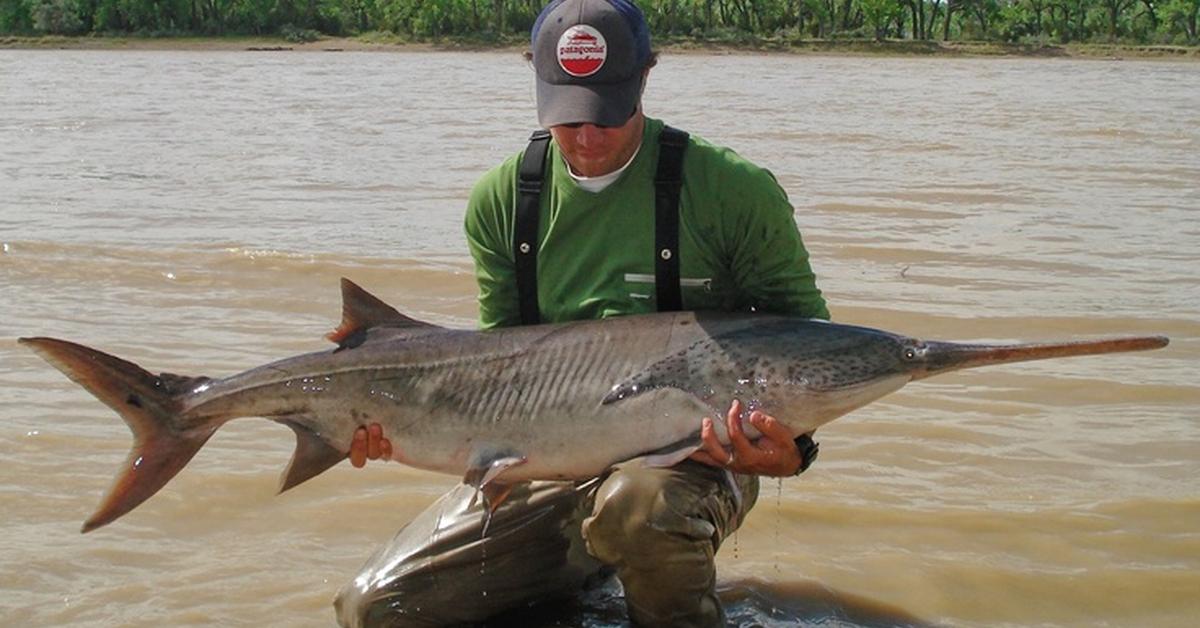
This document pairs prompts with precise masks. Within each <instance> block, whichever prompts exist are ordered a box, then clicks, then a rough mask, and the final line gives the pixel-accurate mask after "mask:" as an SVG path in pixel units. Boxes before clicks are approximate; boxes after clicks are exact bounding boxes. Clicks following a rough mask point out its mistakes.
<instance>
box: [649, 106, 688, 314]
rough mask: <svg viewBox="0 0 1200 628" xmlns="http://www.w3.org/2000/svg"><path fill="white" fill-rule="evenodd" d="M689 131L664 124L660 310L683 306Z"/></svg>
mask: <svg viewBox="0 0 1200 628" xmlns="http://www.w3.org/2000/svg"><path fill="white" fill-rule="evenodd" d="M687 142H688V134H687V133H686V132H684V131H680V130H679V129H674V128H671V127H669V126H664V127H663V130H662V135H661V136H660V137H659V148H658V171H657V172H656V173H655V175H654V288H655V292H656V294H655V296H656V298H657V301H658V311H659V312H676V311H679V310H682V309H683V295H682V294H681V292H680V289H679V190H680V188H681V187H682V186H683V150H684V149H685V148H687Z"/></svg>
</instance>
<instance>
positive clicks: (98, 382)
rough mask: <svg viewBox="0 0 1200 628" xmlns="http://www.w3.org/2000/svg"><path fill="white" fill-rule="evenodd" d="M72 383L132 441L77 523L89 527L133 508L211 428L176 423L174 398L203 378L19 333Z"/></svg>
mask: <svg viewBox="0 0 1200 628" xmlns="http://www.w3.org/2000/svg"><path fill="white" fill-rule="evenodd" d="M19 342H20V343H21V344H23V345H25V346H27V347H29V348H30V349H32V350H34V351H35V352H36V353H37V354H38V355H39V356H41V357H42V358H43V359H45V360H46V361H47V362H49V363H50V364H51V365H53V366H54V367H55V368H57V369H58V370H60V371H62V372H63V373H64V374H65V375H66V376H67V377H69V378H71V380H72V381H74V382H75V383H76V384H79V385H80V386H83V387H84V388H85V389H87V391H88V392H90V393H92V394H93V395H95V396H96V398H97V399H99V400H100V401H102V402H104V404H105V405H107V406H108V407H110V408H112V409H113V410H116V412H117V414H120V415H121V418H122V419H124V420H125V424H126V425H128V426H129V430H130V431H131V432H133V446H132V447H131V448H130V449H129V456H128V457H127V458H126V459H125V462H124V464H122V466H121V468H120V470H119V471H118V472H117V477H116V478H115V479H114V480H113V484H112V486H111V488H109V489H108V493H107V494H106V495H105V496H104V499H103V501H101V502H100V506H99V507H98V508H97V509H96V512H95V513H93V514H92V516H91V517H89V518H88V520H87V521H85V522H84V524H83V529H82V531H83V532H90V531H92V530H95V529H96V528H99V527H100V526H103V525H105V524H108V523H111V522H112V521H114V520H115V519H117V518H118V517H120V516H121V515H124V514H125V513H127V512H129V511H130V510H133V509H134V508H136V507H137V506H138V505H139V504H141V503H142V502H144V501H146V500H147V499H149V498H150V496H151V495H154V494H155V493H157V492H158V490H159V489H161V488H162V487H163V486H164V485H166V483H167V482H169V481H170V480H171V478H173V477H175V475H176V474H177V473H179V471H180V470H181V469H183V467H184V466H186V465H187V463H188V461H190V460H191V459H192V456H195V455H196V452H197V451H200V448H201V447H203V446H204V443H206V442H208V439H209V437H211V436H212V434H213V432H215V431H216V427H215V426H216V425H219V423H215V422H214V427H212V428H211V429H190V430H187V431H183V430H181V429H179V427H178V426H177V425H178V423H179V420H178V419H179V412H180V405H181V404H180V403H179V397H180V396H182V395H186V394H189V393H190V390H191V388H193V387H195V386H198V385H201V384H202V383H203V382H205V381H207V380H206V379H205V378H193V377H181V376H178V375H170V374H166V373H164V374H162V375H154V374H153V373H150V372H148V371H145V370H143V369H142V368H141V367H139V366H138V365H136V364H134V363H132V362H127V361H125V360H122V359H120V358H118V357H115V356H112V355H109V354H107V353H103V352H101V351H97V350H95V349H92V348H89V347H85V346H83V345H79V344H75V343H73V342H67V341H65V340H57V339H54V338H21V339H19Z"/></svg>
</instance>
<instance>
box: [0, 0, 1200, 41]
mask: <svg viewBox="0 0 1200 628" xmlns="http://www.w3.org/2000/svg"><path fill="white" fill-rule="evenodd" d="M545 4H546V2H545V1H544V0H0V34H9V35H34V34H57V35H89V34H94V35H144V36H177V35H209V36H222V35H280V36H283V37H285V38H288V39H292V40H307V39H315V38H316V37H318V36H319V35H321V34H325V35H356V34H362V33H369V32H376V31H378V32H385V33H392V34H394V35H395V36H397V37H399V38H401V39H407V40H442V39H460V40H471V41H477V42H480V43H487V42H496V43H510V42H513V41H515V40H518V39H520V38H522V37H525V36H527V35H528V33H529V29H530V27H531V26H532V25H533V21H534V19H535V18H536V16H537V14H538V12H539V11H540V10H541V8H542V7H543V6H544V5H545ZM638 5H639V6H641V7H642V10H643V11H644V12H645V14H646V18H647V20H648V21H649V22H650V28H651V31H652V32H653V34H654V36H655V37H657V38H658V39H659V41H662V40H663V39H664V38H665V39H667V40H672V39H690V40H697V41H710V42H717V43H728V44H735V45H736V44H753V43H755V42H761V41H764V40H770V41H777V42H781V43H786V42H790V41H804V40H812V39H876V40H880V39H914V40H943V41H955V40H972V41H975V40H985V41H1003V42H1012V43H1023V44H1035V45H1036V44H1057V43H1070V42H1093V43H1133V44H1183V45H1187V44H1191V45H1195V44H1198V43H1200V36H1198V33H1197V21H1198V20H1197V14H1198V13H1200V0H641V1H640V2H638Z"/></svg>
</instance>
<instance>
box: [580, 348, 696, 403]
mask: <svg viewBox="0 0 1200 628" xmlns="http://www.w3.org/2000/svg"><path fill="white" fill-rule="evenodd" d="M688 371H689V368H688V358H687V352H686V351H681V352H679V353H677V354H675V355H672V356H669V357H666V358H663V359H662V360H659V361H658V362H655V363H654V364H651V365H650V366H649V367H647V368H646V370H644V371H642V372H640V373H637V374H635V375H633V376H631V377H629V378H628V379H626V380H625V381H623V382H620V383H618V384H617V385H616V386H613V387H612V389H611V390H609V391H608V394H607V395H605V396H604V399H602V400H601V401H600V403H601V405H606V406H607V405H610V404H614V403H617V402H618V401H621V400H623V399H628V398H630V397H636V396H637V395H641V394H644V393H647V392H650V391H652V390H657V389H659V388H678V389H680V390H683V391H689V390H690V386H688V380H687V377H688Z"/></svg>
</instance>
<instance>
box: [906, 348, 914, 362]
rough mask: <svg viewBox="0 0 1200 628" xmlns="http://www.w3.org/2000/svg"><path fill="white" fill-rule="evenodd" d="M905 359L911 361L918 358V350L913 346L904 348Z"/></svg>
mask: <svg viewBox="0 0 1200 628" xmlns="http://www.w3.org/2000/svg"><path fill="white" fill-rule="evenodd" d="M904 359H905V360H909V361H912V360H915V359H917V350H916V349H913V348H912V347H909V348H907V349H905V350H904Z"/></svg>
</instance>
